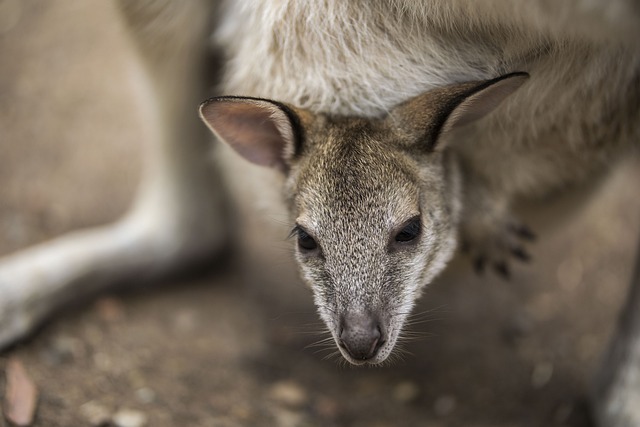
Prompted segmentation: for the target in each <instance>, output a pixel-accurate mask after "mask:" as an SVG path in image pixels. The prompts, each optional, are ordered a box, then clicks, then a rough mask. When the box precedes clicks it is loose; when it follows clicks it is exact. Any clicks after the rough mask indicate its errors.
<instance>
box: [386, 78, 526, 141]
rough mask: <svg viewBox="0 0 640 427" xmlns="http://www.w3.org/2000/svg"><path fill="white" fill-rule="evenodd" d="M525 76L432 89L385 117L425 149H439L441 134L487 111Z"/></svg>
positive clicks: (469, 121) (509, 93) (516, 86)
mask: <svg viewBox="0 0 640 427" xmlns="http://www.w3.org/2000/svg"><path fill="white" fill-rule="evenodd" d="M528 78H529V74H527V73H524V72H518V73H511V74H507V75H504V76H501V77H498V78H496V79H492V80H486V81H481V82H470V83H460V84H454V85H450V86H446V87H443V88H438V89H434V90H432V91H429V92H427V93H425V94H423V95H419V96H417V97H415V98H413V99H410V100H409V101H407V102H405V103H403V104H400V105H399V106H398V107H396V108H394V109H393V110H392V112H391V114H390V115H389V117H388V118H387V120H388V121H390V122H391V124H392V126H394V127H396V128H398V127H402V129H399V130H401V131H403V132H404V133H407V132H408V133H409V135H410V136H411V137H413V138H417V139H419V140H421V142H424V143H425V144H426V148H427V149H428V150H436V149H442V147H441V145H442V144H439V140H440V139H442V137H443V136H444V135H445V134H447V133H448V132H450V131H451V130H453V129H456V128H459V127H461V126H464V125H466V124H468V123H471V122H473V121H476V120H478V119H480V118H482V117H484V116H485V115H487V114H489V113H490V112H491V111H493V110H494V109H495V108H496V107H497V106H498V105H500V103H501V102H502V101H503V100H504V99H506V98H507V97H508V96H509V95H511V94H512V93H513V92H515V91H516V89H518V88H519V87H520V86H522V84H523V83H524V82H525V81H526V80H527V79H528Z"/></svg>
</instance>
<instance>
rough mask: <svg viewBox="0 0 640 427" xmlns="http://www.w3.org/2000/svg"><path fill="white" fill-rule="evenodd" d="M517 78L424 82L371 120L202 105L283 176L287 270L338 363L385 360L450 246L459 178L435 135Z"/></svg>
mask: <svg viewBox="0 0 640 427" xmlns="http://www.w3.org/2000/svg"><path fill="white" fill-rule="evenodd" d="M527 77H528V75H527V74H526V73H514V74H509V75H506V76H502V77H499V78H497V79H494V80H490V81H483V82H472V83H462V84H456V85H452V86H447V87H443V88H439V89H435V90H432V91H430V92H427V93H425V94H423V95H420V96H417V97H415V98H413V99H410V100H408V101H407V102H405V103H403V104H400V105H398V106H397V107H395V108H394V109H392V110H391V111H390V112H389V113H388V114H387V115H385V116H384V117H378V118H358V117H336V116H330V115H324V114H314V113H312V112H310V111H306V110H302V109H298V108H295V107H293V106H290V105H286V104H282V103H279V102H276V101H271V100H265V99H257V98H245V97H219V98H212V99H210V100H208V101H206V102H205V103H204V104H202V106H201V109H200V112H201V116H202V118H203V120H204V121H205V122H206V124H207V125H208V126H209V128H210V129H211V130H212V131H213V132H214V133H215V134H216V135H217V136H218V138H219V139H220V140H222V141H224V142H225V143H227V144H229V145H230V146H231V147H232V148H233V149H234V150H235V151H237V152H238V153H239V154H240V155H241V156H243V157H245V158H246V159H247V160H249V161H251V162H253V163H255V164H257V165H261V166H267V167H272V168H276V169H278V170H280V171H281V172H282V173H283V174H285V176H286V180H285V186H284V192H285V196H286V200H287V203H288V208H289V212H290V215H291V220H292V224H295V225H294V226H293V229H292V235H293V236H294V237H295V239H296V260H297V263H298V265H299V269H300V271H301V274H302V277H303V279H304V281H305V282H306V283H307V284H308V285H309V286H310V287H311V289H312V291H313V295H314V299H315V303H316V305H317V307H318V310H319V313H320V316H321V317H322V319H323V320H324V322H325V323H326V325H327V327H328V329H329V331H330V332H331V334H332V335H333V338H334V339H335V341H336V343H337V345H338V347H339V349H340V352H341V353H342V355H343V356H344V357H345V358H346V359H347V360H348V361H349V362H351V363H353V364H378V363H381V362H383V361H384V360H385V359H387V357H388V356H389V355H390V354H391V353H392V351H393V348H394V345H395V344H396V342H397V340H398V338H399V337H400V336H402V328H403V324H404V323H405V321H406V319H407V316H408V315H409V314H410V312H411V309H412V307H413V305H414V302H415V300H416V299H417V297H418V296H419V295H420V293H421V290H422V289H423V287H424V286H425V285H426V284H428V283H429V282H430V281H431V280H432V279H433V278H434V276H435V275H437V274H438V273H439V272H440V271H441V270H442V269H443V268H444V267H445V265H446V263H447V262H448V261H449V259H450V258H451V257H452V254H453V252H454V250H455V248H456V242H457V234H458V229H459V226H460V223H461V221H464V218H461V212H462V203H463V200H461V190H462V189H461V186H462V185H463V183H462V179H461V176H462V175H461V171H460V170H459V166H458V162H457V160H456V156H455V153H453V152H452V150H449V149H447V147H446V144H445V142H446V141H445V140H446V138H445V137H446V135H447V134H448V132H449V131H451V130H452V129H454V128H456V127H459V126H462V125H464V124H466V123H469V122H471V121H474V120H476V119H479V118H481V117H483V116H484V115H485V114H487V113H489V112H490V111H491V110H492V109H493V108H494V107H496V106H497V105H498V104H499V103H500V102H501V101H502V100H503V99H504V98H506V97H507V96H508V95H509V94H510V93H512V92H513V91H514V90H516V89H517V88H518V87H520V85H522V83H524V81H525V80H526V79H527ZM465 215H466V214H465Z"/></svg>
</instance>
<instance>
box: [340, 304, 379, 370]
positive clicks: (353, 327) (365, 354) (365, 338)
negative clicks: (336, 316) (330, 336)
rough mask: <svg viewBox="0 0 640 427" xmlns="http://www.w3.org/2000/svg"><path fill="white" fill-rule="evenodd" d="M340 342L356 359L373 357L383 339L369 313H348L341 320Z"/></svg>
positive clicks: (377, 325)
mask: <svg viewBox="0 0 640 427" xmlns="http://www.w3.org/2000/svg"><path fill="white" fill-rule="evenodd" d="M340 344H341V345H342V347H343V348H344V349H345V350H347V352H348V353H349V355H351V357H353V358H354V359H356V360H369V359H371V358H373V357H374V356H375V355H376V353H377V352H378V350H379V349H380V347H381V346H382V344H384V339H383V336H382V331H381V330H380V325H379V324H378V322H377V320H376V319H375V318H374V317H373V316H371V315H369V314H362V313H357V314H348V315H346V316H344V318H343V320H342V330H341V332H340Z"/></svg>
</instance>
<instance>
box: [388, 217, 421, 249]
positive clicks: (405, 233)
mask: <svg viewBox="0 0 640 427" xmlns="http://www.w3.org/2000/svg"><path fill="white" fill-rule="evenodd" d="M420 230H422V224H421V222H420V217H415V218H413V219H411V220H410V221H409V222H408V223H407V224H406V225H405V226H404V227H402V230H400V231H399V232H398V234H396V237H395V241H396V242H399V243H407V242H411V241H412V240H415V239H416V238H417V237H418V236H419V235H420Z"/></svg>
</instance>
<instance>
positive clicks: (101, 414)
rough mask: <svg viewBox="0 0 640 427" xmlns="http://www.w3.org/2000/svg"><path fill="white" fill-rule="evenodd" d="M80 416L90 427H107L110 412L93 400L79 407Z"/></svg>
mask: <svg viewBox="0 0 640 427" xmlns="http://www.w3.org/2000/svg"><path fill="white" fill-rule="evenodd" d="M80 414H81V415H82V417H83V418H84V419H85V420H87V422H89V424H90V425H91V427H101V426H104V425H107V424H108V423H109V421H110V420H111V411H110V410H109V409H108V408H107V407H106V406H104V405H103V404H101V403H100V402H96V401H95V400H90V401H89V402H87V403H85V404H83V405H82V406H80Z"/></svg>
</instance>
